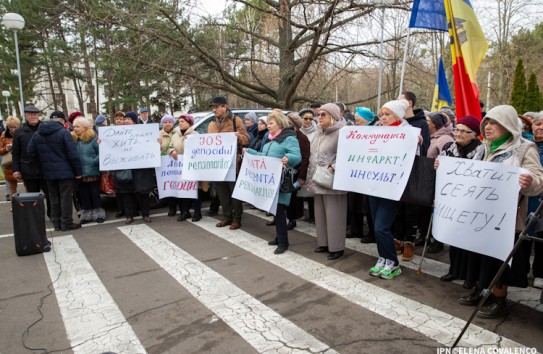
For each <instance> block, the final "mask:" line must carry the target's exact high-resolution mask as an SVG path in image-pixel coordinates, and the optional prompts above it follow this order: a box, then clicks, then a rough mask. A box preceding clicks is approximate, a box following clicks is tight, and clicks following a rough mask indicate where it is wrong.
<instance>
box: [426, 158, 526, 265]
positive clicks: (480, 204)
mask: <svg viewBox="0 0 543 354" xmlns="http://www.w3.org/2000/svg"><path fill="white" fill-rule="evenodd" d="M519 191H520V185H519V168H518V167H516V166H509V165H505V164H501V163H494V162H486V161H476V160H468V159H457V158H454V157H446V156H440V157H439V168H438V169H437V177H436V196H435V201H434V219H433V226H432V233H433V236H434V237H435V238H436V239H437V240H439V241H441V242H444V243H447V244H449V245H453V246H456V247H459V248H463V249H466V250H470V251H473V252H477V253H481V254H484V255H487V256H490V257H494V258H498V259H501V260H505V259H506V258H507V256H508V255H509V252H511V249H512V248H513V244H514V237H515V222H516V217H517V203H518V194H519Z"/></svg>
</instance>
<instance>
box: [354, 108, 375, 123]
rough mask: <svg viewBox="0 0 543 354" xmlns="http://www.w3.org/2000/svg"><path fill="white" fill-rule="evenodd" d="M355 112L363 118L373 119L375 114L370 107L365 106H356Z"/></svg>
mask: <svg viewBox="0 0 543 354" xmlns="http://www.w3.org/2000/svg"><path fill="white" fill-rule="evenodd" d="M355 114H358V115H359V116H360V117H362V118H363V119H365V120H369V121H373V120H374V119H375V114H373V112H372V111H371V109H369V108H366V107H356V109H355Z"/></svg>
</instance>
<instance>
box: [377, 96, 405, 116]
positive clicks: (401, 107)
mask: <svg viewBox="0 0 543 354" xmlns="http://www.w3.org/2000/svg"><path fill="white" fill-rule="evenodd" d="M383 108H387V109H389V110H391V111H392V112H393V113H394V114H395V115H396V116H397V117H398V118H400V119H404V118H405V112H406V111H407V108H409V102H408V101H407V100H406V99H403V98H402V99H401V100H393V101H388V102H387V103H385V104H384V105H383Z"/></svg>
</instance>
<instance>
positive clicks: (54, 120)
mask: <svg viewBox="0 0 543 354" xmlns="http://www.w3.org/2000/svg"><path fill="white" fill-rule="evenodd" d="M49 118H50V120H49V121H48V122H45V123H42V124H41V125H40V127H39V128H38V131H37V132H36V134H34V135H33V136H32V139H31V140H30V143H29V144H28V153H29V155H30V156H31V157H34V156H37V157H39V160H40V163H41V167H42V170H43V178H44V179H45V180H46V181H47V189H48V190H49V196H48V197H49V199H51V221H52V222H53V225H54V226H55V230H56V231H58V230H62V231H70V230H75V229H77V228H79V227H81V225H80V224H75V223H74V222H73V219H72V205H73V204H72V193H73V187H74V180H75V179H80V178H81V163H80V161H79V154H78V153H77V147H76V145H75V142H74V140H73V139H72V135H71V134H70V132H69V131H68V129H66V128H65V127H64V126H65V124H66V118H65V116H64V113H63V112H60V111H55V112H53V113H51V116H50V117H49Z"/></svg>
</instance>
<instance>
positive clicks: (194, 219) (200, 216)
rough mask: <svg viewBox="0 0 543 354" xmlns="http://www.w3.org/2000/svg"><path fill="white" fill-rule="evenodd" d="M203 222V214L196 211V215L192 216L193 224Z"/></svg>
mask: <svg viewBox="0 0 543 354" xmlns="http://www.w3.org/2000/svg"><path fill="white" fill-rule="evenodd" d="M200 220H202V213H201V212H199V211H195V212H194V215H193V216H192V222H197V221H200Z"/></svg>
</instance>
